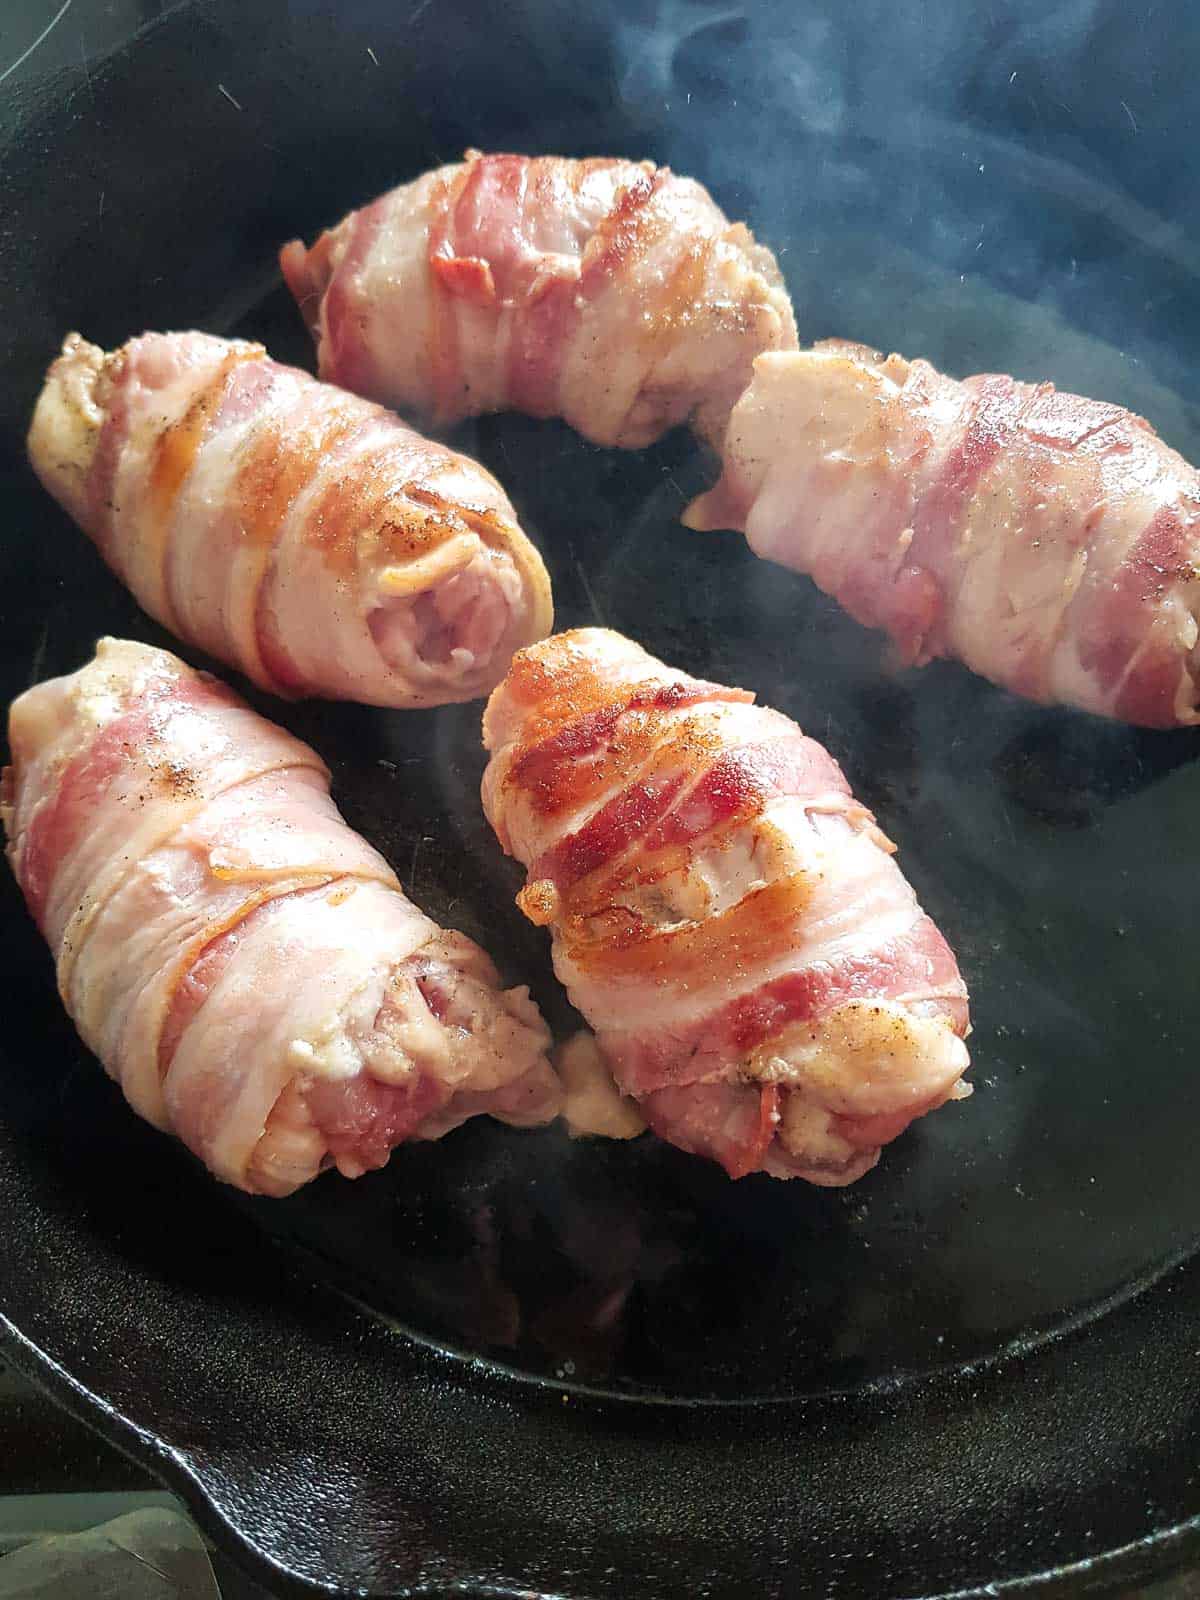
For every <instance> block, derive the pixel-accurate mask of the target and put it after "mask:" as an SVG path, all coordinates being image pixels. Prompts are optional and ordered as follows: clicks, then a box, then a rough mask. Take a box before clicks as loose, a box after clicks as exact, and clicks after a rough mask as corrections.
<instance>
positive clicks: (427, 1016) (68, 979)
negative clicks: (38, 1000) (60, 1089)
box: [2, 639, 560, 1195]
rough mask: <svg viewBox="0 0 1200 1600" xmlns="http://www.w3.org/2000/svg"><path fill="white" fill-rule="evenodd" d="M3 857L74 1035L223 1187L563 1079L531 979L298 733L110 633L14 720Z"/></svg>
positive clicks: (505, 1101)
mask: <svg viewBox="0 0 1200 1600" xmlns="http://www.w3.org/2000/svg"><path fill="white" fill-rule="evenodd" d="M9 742H10V745H11V749H12V760H13V765H12V766H11V767H10V768H8V769H6V771H5V775H4V795H3V807H2V810H3V821H4V827H5V830H6V832H7V836H8V859H9V861H10V863H11V865H12V868H13V871H14V873H15V874H16V877H17V881H18V882H19V883H20V885H21V888H22V890H23V891H24V894H25V898H26V901H27V902H28V905H29V909H30V911H31V912H32V913H33V915H34V917H35V918H36V920H37V922H38V925H39V927H40V928H41V930H42V932H43V934H44V935H45V937H46V939H47V941H48V943H49V945H50V948H51V949H52V950H53V951H54V953H55V958H56V962H57V968H58V983H59V990H60V992H61V994H62V997H63V1001H64V1003H65V1004H66V1007H67V1010H68V1011H69V1012H70V1014H71V1016H72V1018H73V1019H74V1021H75V1023H76V1026H77V1027H78V1029H79V1032H80V1034H81V1035H82V1037H83V1039H84V1041H85V1043H86V1044H87V1045H88V1046H89V1048H90V1049H92V1050H93V1051H94V1052H95V1053H96V1054H97V1055H98V1056H99V1057H100V1059H101V1061H102V1062H103V1063H104V1065H105V1067H106V1068H107V1070H108V1071H109V1073H110V1074H111V1075H112V1076H113V1077H114V1078H115V1079H116V1080H117V1082H118V1083H119V1084H120V1085H121V1088H122V1089H123V1091H124V1093H125V1096H126V1098H127V1099H128V1100H129V1102H130V1104H131V1105H132V1106H133V1107H134V1109H135V1110H136V1111H138V1112H139V1113H140V1114H141V1115H142V1116H143V1117H145V1118H147V1119H148V1120H149V1121H150V1122H152V1123H154V1124H155V1126H156V1127H159V1128H163V1129H166V1130H168V1131H170V1132H172V1133H174V1134H176V1135H177V1136H178V1137H179V1138H180V1139H182V1140H183V1141H184V1143H185V1144H186V1145H188V1147H189V1148H190V1149H191V1150H193V1151H194V1152H195V1153H196V1155H198V1156H199V1157H200V1159H201V1160H202V1161H204V1162H205V1164H206V1165H207V1166H208V1167H209V1168H210V1169H211V1171H212V1172H214V1173H215V1174H216V1175H217V1177H219V1178H221V1179H223V1180H224V1181H225V1182H227V1183H232V1184H236V1185H237V1186H238V1187H239V1188H242V1189H246V1190H248V1191H250V1192H251V1193H257V1194H268V1195H284V1194H289V1193H291V1192H292V1190H294V1189H297V1188H299V1187H300V1185H301V1184H304V1183H307V1182H308V1181H309V1179H310V1178H313V1177H314V1176H315V1175H316V1174H317V1173H318V1172H320V1171H322V1170H323V1169H324V1168H326V1167H330V1166H334V1167H337V1168H338V1169H339V1170H340V1171H341V1172H343V1173H344V1174H345V1175H346V1176H348V1177H357V1176H358V1175H359V1174H361V1173H363V1172H365V1171H367V1170H368V1169H370V1168H374V1167H380V1166H382V1165H383V1164H384V1163H385V1162H386V1161H387V1159H388V1156H389V1154H390V1152H391V1151H392V1149H393V1148H394V1146H396V1145H398V1144H401V1143H403V1142H404V1141H405V1140H408V1139H429V1138H437V1137H438V1136H439V1135H440V1134H442V1133H444V1132H446V1131H447V1130H448V1129H450V1128H453V1127H455V1126H456V1125H457V1124H458V1123H460V1122H462V1121H464V1120H465V1119H466V1118H467V1117H470V1116H473V1115H475V1114H476V1113H479V1112H490V1113H491V1114H492V1115H493V1116H497V1117H499V1118H501V1119H502V1120H504V1121H507V1122H512V1123H515V1124H518V1125H522V1126H523V1125H527V1124H534V1123H541V1122H546V1121H548V1120H549V1119H550V1118H552V1117H553V1116H555V1115H556V1114H557V1112H558V1109H559V1100H560V1091H559V1087H558V1083H557V1080H556V1079H555V1077H554V1074H553V1072H552V1070H551V1068H550V1066H549V1064H548V1062H547V1059H546V1054H545V1050H546V1046H547V1044H548V1043H549V1034H548V1031H547V1029H546V1027H545V1025H544V1024H543V1022H542V1020H541V1018H540V1016H539V1015H538V1012H537V1010H536V1008H535V1006H534V1005H533V1003H532V1001H531V1000H530V999H529V995H528V992H527V991H526V990H525V989H513V990H509V991H508V992H507V993H503V992H501V990H500V989H499V987H498V984H497V979H496V972H495V969H494V968H493V966H492V964H491V962H490V961H489V960H488V958H487V956H486V955H485V954H484V953H483V951H482V950H480V949H479V947H478V946H477V945H475V944H474V943H472V941H471V940H470V939H468V938H466V937H465V936H464V935H462V934H459V933H454V932H451V931H448V930H445V929H442V928H439V927H438V926H437V925H436V924H435V923H434V922H431V921H430V919H429V918H428V917H427V916H425V915H424V913H423V912H421V911H419V910H418V909H417V907H416V906H414V905H413V904H412V902H411V901H410V900H408V899H407V898H406V896H405V895H404V893H403V892H402V890H401V888H400V885H399V883H398V882H397V881H396V877H395V875H394V873H393V872H392V870H391V868H390V867H389V866H388V865H387V863H386V862H385V861H384V860H383V859H382V857H381V856H379V855H378V854H377V853H376V852H375V851H374V850H373V849H372V848H371V847H370V845H368V844H367V843H366V841H365V840H364V839H361V838H360V837H359V836H358V835H357V834H356V833H354V832H352V830H351V829H350V828H348V827H347V826H346V824H345V822H344V821H343V820H342V818H341V816H340V815H339V814H338V811H337V809H336V808H335V806H334V804H333V801H332V800H331V799H330V796H329V773H328V771H327V770H326V768H325V767H324V765H323V764H322V762H321V761H320V759H319V758H318V757H317V756H316V755H315V754H314V752H313V751H312V750H310V749H309V748H308V746H307V745H304V744H301V743H300V742H299V741H298V740H297V739H294V738H293V737H292V736H291V735H290V734H288V733H285V732H284V731H283V729H282V728H278V727H276V726H275V725H274V724H273V723H270V722H267V721H266V720H265V719H264V718H262V717H260V716H258V715H256V714H255V713H254V712H253V711H251V710H250V708H249V707H248V706H246V705H245V704H244V703H243V702H242V701H241V700H239V699H238V698H237V696H236V695H234V694H233V693H232V692H231V691H230V690H229V689H226V688H225V687H224V686H223V685H222V684H220V683H218V682H216V680H214V679H213V678H210V677H208V676H207V675H206V674H203V673H198V672H193V671H192V670H191V669H190V668H188V667H186V666H185V665H184V664H183V663H182V662H181V661H179V660H177V659H176V658H175V657H174V656H172V655H168V654H167V653H166V652H165V651H162V650H153V649H151V648H149V647H148V646H146V645H141V644H133V643H129V642H127V641H123V640H117V639H105V640H102V641H101V643H100V645H99V646H98V648H97V652H96V655H95V658H94V659H93V660H92V661H91V662H90V663H89V664H88V665H87V666H85V667H83V668H81V669H80V670H79V671H78V672H75V673H73V674H71V675H70V676H69V677H64V678H55V679H52V680H50V681H49V682H46V683H43V684H39V685H37V686H36V687H35V688H32V689H30V690H29V691H28V692H27V693H25V694H23V695H22V696H21V697H20V698H19V699H18V700H17V701H15V702H14V704H13V707H12V710H11V714H10V719H9Z"/></svg>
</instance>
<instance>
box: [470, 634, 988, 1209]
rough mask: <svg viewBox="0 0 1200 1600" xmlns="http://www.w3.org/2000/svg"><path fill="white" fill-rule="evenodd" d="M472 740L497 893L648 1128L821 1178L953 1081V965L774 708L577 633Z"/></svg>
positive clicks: (728, 1162)
mask: <svg viewBox="0 0 1200 1600" xmlns="http://www.w3.org/2000/svg"><path fill="white" fill-rule="evenodd" d="M484 743H485V744H486V746H487V748H488V750H489V751H490V752H491V761H490V763H489V765H488V768H487V771H486V774H485V776H484V784H483V799H484V807H485V809H486V811H487V814H488V817H489V819H490V821H491V823H492V826H493V828H494V829H495V830H496V834H497V837H498V838H499V840H500V843H501V844H502V845H503V846H504V848H505V850H507V851H508V852H509V854H511V855H514V856H516V857H517V859H518V860H519V861H522V862H523V863H524V864H525V865H526V866H527V867H528V869H529V880H528V883H527V885H526V887H525V889H524V890H523V891H522V893H521V896H520V900H519V903H520V905H521V907H522V909H523V910H524V912H525V914H526V916H528V917H529V918H530V919H531V920H532V921H534V922H537V923H541V924H545V925H547V926H548V927H549V928H550V929H551V932H552V934H553V938H554V964H555V969H556V971H557V972H558V975H559V977H560V978H561V979H562V981H563V983H564V984H565V985H566V987H567V990H568V992H569V993H570V995H571V998H572V1000H573V1001H574V1003H575V1005H577V1006H578V1008H579V1009H580V1011H582V1012H583V1014H584V1016H586V1017H587V1019H588V1021H589V1022H590V1023H591V1025H592V1027H593V1028H594V1029H595V1031H596V1034H597V1037H598V1039H599V1043H600V1045H601V1048H602V1049H603V1050H604V1052H605V1054H606V1056H607V1058H608V1060H609V1062H610V1063H611V1065H612V1067H613V1070H614V1073H615V1075H616V1078H617V1082H618V1083H619V1085H620V1086H621V1088H622V1089H623V1090H624V1092H625V1093H626V1094H628V1095H631V1096H633V1097H634V1098H635V1099H636V1100H637V1101H638V1103H639V1109H640V1110H641V1112H642V1115H643V1116H644V1117H645V1118H646V1120H647V1121H648V1122H649V1124H650V1126H651V1127H652V1128H653V1129H655V1131H656V1132H657V1133H659V1134H660V1135H661V1136H662V1137H663V1138H665V1139H669V1140H670V1141H671V1142H672V1143H674V1144H677V1145H680V1146H681V1147H682V1148H683V1149H685V1150H691V1151H695V1152H696V1153H698V1154H702V1155H707V1156H711V1157H712V1158H713V1159H714V1160H717V1161H719V1162H720V1163H721V1164H722V1165H723V1166H724V1167H725V1169H726V1170H727V1171H728V1172H729V1174H730V1175H731V1176H732V1177H740V1176H742V1175H743V1174H745V1173H749V1172H754V1171H758V1170H761V1171H765V1172H769V1173H772V1174H773V1175H775V1176H776V1177H781V1178H783V1177H802V1178H807V1179H808V1180H809V1181H810V1182H812V1183H819V1184H844V1183H850V1182H852V1181H853V1180H854V1179H855V1178H858V1177H860V1176H861V1175H862V1174H863V1173H864V1172H866V1171H867V1169H868V1168H869V1167H871V1166H873V1165H874V1163H875V1161H876V1159H877V1158H878V1155H879V1149H880V1146H881V1145H883V1144H885V1143H887V1141H888V1140H890V1139H894V1138H895V1137H896V1135H897V1134H899V1133H900V1132H901V1131H902V1130H903V1129H904V1128H905V1127H906V1126H907V1125H908V1124H909V1123H910V1122H911V1121H912V1120H913V1118H914V1117H919V1116H922V1115H924V1114H925V1113H926V1112H927V1111H932V1110H933V1109H934V1108H935V1107H936V1106H940V1105H941V1104H942V1103H943V1102H944V1101H946V1100H949V1099H957V1098H960V1097H962V1096H963V1095H964V1094H966V1093H967V1092H968V1091H967V1089H966V1086H965V1085H963V1084H962V1082H961V1079H962V1075H963V1072H964V1071H965V1070H966V1067H967V1064H968V1062H967V1051H966V1047H965V1045H964V1044H963V1036H964V1035H965V1033H966V1031H967V993H966V989H965V987H964V985H963V981H962V978H961V977H960V976H959V972H958V967H957V965H956V963H955V960H954V956H953V955H952V953H951V951H950V948H949V946H948V945H947V943H946V941H945V939H944V938H943V937H942V935H941V934H940V933H939V932H938V930H937V928H936V927H935V926H934V924H933V923H932V922H931V921H930V919H929V918H928V917H927V916H926V915H925V914H924V913H923V912H922V910H921V908H920V906H919V905H918V904H917V900H916V896H915V895H914V894H913V891H912V889H911V888H910V886H909V884H908V883H907V881H906V880H905V878H904V876H903V874H902V873H901V871H900V869H899V867H898V866H897V865H896V862H895V860H894V859H893V854H892V851H893V846H892V845H891V844H890V843H889V842H888V841H887V839H885V838H884V836H883V834H882V833H880V831H879V829H878V828H877V827H876V826H875V823H874V820H873V818H872V816H871V814H870V812H869V811H867V810H866V808H865V807H864V806H862V805H860V804H859V803H858V802H857V801H856V800H855V799H854V797H853V795H852V794H851V793H850V790H849V786H848V785H847V783H846V780H845V778H844V777H843V776H842V773H841V771H840V769H839V768H838V766H837V763H836V762H835V761H834V760H833V759H832V757H831V756H830V755H829V754H828V753H827V752H826V751H825V750H824V749H822V747H821V746H820V745H819V744H816V743H815V742H814V741H813V740H812V739H809V738H806V737H805V736H804V735H803V734H802V733H801V732H800V729H799V728H798V727H797V726H796V724H795V723H794V722H792V721H791V720H790V719H789V718H787V717H785V716H782V715H781V714H780V713H779V712H776V711H771V710H768V709H767V708H766V707H763V706H756V705H754V704H753V696H752V695H750V694H748V693H746V692H745V691H744V690H741V689H726V688H721V687H720V686H719V685H717V684H712V683H704V682H701V681H698V680H697V679H695V678H690V677H688V676H687V675H686V674H685V673H682V672H677V671H674V670H673V669H672V668H670V667H667V666H664V665H663V664H662V663H661V662H660V661H656V660H655V659H654V657H653V656H650V655H647V653H646V652H645V651H644V650H642V649H641V648H640V647H639V646H638V645H636V644H633V643H631V642H630V641H629V640H628V639H624V638H622V637H621V635H620V634H617V633H611V632H608V631H606V630H604V629H598V628H584V629H580V630H577V631H575V632H571V633H563V634H558V635H556V636H555V637H554V638H552V639H547V640H545V641H544V642H543V643H542V644H539V645H535V646H533V647H532V648H530V649H528V650H525V651H522V652H521V654H520V655H518V656H517V657H516V658H515V659H514V661H513V665H512V669H511V671H510V672H509V675H508V677H507V678H506V679H505V680H504V682H503V683H502V684H501V685H500V687H499V688H498V689H497V690H496V691H495V693H494V694H493V695H492V697H491V699H490V701H489V702H488V707H487V711H486V712H485V715H484Z"/></svg>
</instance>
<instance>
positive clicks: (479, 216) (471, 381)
mask: <svg viewBox="0 0 1200 1600" xmlns="http://www.w3.org/2000/svg"><path fill="white" fill-rule="evenodd" d="M280 264H281V266H282V268H283V272H284V276H285V277H286V279H287V281H288V284H289V286H290V288H291V290H292V293H293V294H294V295H295V297H296V301H297V303H298V304H299V307H300V309H301V311H302V313H303V314H304V317H305V319H306V321H307V322H308V325H309V327H310V329H311V331H312V334H313V337H314V338H315V340H316V343H317V350H318V358H319V362H320V371H321V376H322V377H323V378H327V379H328V380H329V381H330V382H331V383H340V384H343V385H345V387H347V388H349V389H354V390H356V391H357V392H359V393H361V394H367V395H370V396H372V397H373V398H374V399H377V400H383V401H386V402H387V403H388V404H389V405H395V406H396V407H398V408H399V409H400V410H402V411H411V412H414V413H416V414H417V415H419V416H424V417H426V418H428V419H429V420H431V421H432V422H433V423H435V424H439V425H444V424H447V423H452V422H456V421H458V420H459V419H461V418H463V417H469V416H476V415H478V414H480V413H481V412H485V411H502V410H517V411H525V412H528V413H530V414H531V415H533V416H537V417H551V416H557V417H563V418H565V420H566V421H567V422H569V423H570V424H571V426H572V427H574V428H576V429H578V430H579V432H580V433H583V434H585V435H586V436H587V437H588V438H589V439H593V440H595V441H596V443H598V444H604V445H624V446H641V445H646V444H649V443H650V442H651V441H652V440H654V439H656V438H657V437H658V435H659V434H660V433H662V432H664V431H665V430H666V429H667V428H670V427H672V426H673V425H674V424H676V423H679V422H683V421H686V420H687V419H689V418H691V419H692V420H693V421H694V422H695V424H696V426H697V427H698V429H699V431H700V432H701V433H703V434H704V435H705V436H706V437H709V438H711V439H719V438H720V437H721V435H722V434H723V431H724V424H725V420H726V419H727V418H728V415H729V408H730V406H731V405H732V404H733V401H734V400H735V399H736V398H737V396H738V395H739V394H740V393H741V391H742V389H743V388H744V387H745V385H746V384H747V383H748V382H749V380H750V371H751V363H752V361H753V359H754V357H755V356H756V355H758V354H759V353H760V352H761V351H763V350H777V349H784V350H790V349H795V346H796V329H795V323H794V321H793V317H792V308H791V302H790V301H789V299H788V296H787V292H786V290H785V289H784V286H783V280H782V278H781V276H780V273H779V269H778V267H777V266H776V264H775V259H774V257H773V256H772V255H771V252H770V251H769V250H767V249H765V248H764V247H763V246H761V245H758V244H756V243H755V241H754V238H753V236H752V235H751V234H750V232H749V231H748V230H747V229H746V228H745V227H744V226H743V225H742V224H741V223H733V224H731V223H730V222H729V220H728V219H727V218H726V217H725V216H724V214H723V213H722V212H721V211H720V210H719V209H718V207H717V206H716V205H714V203H713V201H712V199H711V197H710V196H709V194H708V192H707V190H705V189H704V188H703V187H702V186H701V185H700V184H698V183H696V182H695V181H694V180H693V179H691V178H680V177H677V176H676V175H675V174H674V173H673V172H671V171H669V170H668V168H666V167H655V165H654V164H653V162H649V161H643V162H635V161H620V160H608V159H593V160H586V161H571V160H565V159H563V158H561V157H557V156H521V155H481V154H480V153H479V152H478V151H468V153H467V156H466V159H465V160H464V161H463V162H462V163H460V164H457V165H454V166H446V167H439V168H437V170H436V171H433V172H427V173H425V174H424V175H423V176H422V177H420V178H418V179H416V181H415V182H413V183H408V184H404V185H403V186H402V187H400V188H398V189H393V190H392V191H391V192H390V193H389V194H385V195H382V196H380V198H379V199H377V200H375V201H373V202H372V204H370V205H368V206H364V207H363V208H362V210H360V211H354V212H351V213H350V215H349V216H347V217H346V218H344V219H343V221H342V222H340V223H339V224H338V226H337V227H336V228H334V229H332V230H330V231H329V232H326V233H324V234H322V235H321V237H320V238H319V239H318V240H317V242H316V243H315V244H314V245H313V246H312V248H311V249H308V248H306V247H305V245H304V244H303V243H302V241H300V240H299V239H294V240H293V241H292V242H291V243H290V244H288V245H285V246H284V248H283V250H282V252H281V254H280Z"/></svg>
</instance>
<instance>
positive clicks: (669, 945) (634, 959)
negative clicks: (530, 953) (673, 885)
mask: <svg viewBox="0 0 1200 1600" xmlns="http://www.w3.org/2000/svg"><path fill="white" fill-rule="evenodd" d="M811 894H812V880H811V879H810V878H809V877H808V876H807V875H806V874H803V873H796V874H794V875H792V876H790V877H787V878H780V879H778V880H777V881H776V882H774V883H768V884H765V885H764V886H763V887H762V888H760V889H754V890H752V891H751V892H750V893H749V894H748V895H745V896H743V898H742V899H741V900H739V901H738V903H737V905H735V906H731V907H730V908H729V910H727V911H724V912H722V913H720V914H719V915H718V916H709V917H706V918H704V920H703V921H701V922H688V923H684V924H682V925H680V926H678V927H670V928H666V929H663V928H661V927H660V926H658V925H657V924H655V923H649V922H646V921H645V920H644V919H643V918H642V917H640V916H639V915H638V914H637V912H636V911H633V910H630V909H629V908H628V907H625V906H622V905H613V906H611V907H609V908H608V909H607V912H606V913H605V914H604V915H601V914H600V913H599V912H593V913H592V915H591V916H590V917H589V919H588V923H587V925H586V927H585V926H583V925H581V923H580V921H579V920H578V919H577V918H573V917H569V918H567V919H566V920H565V921H564V923H563V925H562V938H563V942H564V945H565V946H566V950H567V954H568V956H569V957H570V959H571V961H572V962H574V963H576V964H577V965H578V966H579V967H580V968H581V969H582V970H584V971H586V972H587V973H588V974H589V976H591V977H592V978H594V979H602V980H605V981H609V980H612V979H614V978H640V979H642V980H648V981H652V982H653V981H656V980H669V981H670V983H671V985H672V988H673V989H674V990H675V991H676V992H678V991H680V990H683V989H686V987H687V986H688V985H689V984H691V983H696V984H708V983H711V981H712V975H713V973H714V972H743V971H745V972H754V971H755V970H757V969H760V968H762V967H763V966H765V965H766V964H767V963H768V962H770V961H772V960H774V959H775V958H777V957H778V954H779V951H780V950H781V949H785V948H787V946H788V944H789V943H790V942H791V941H792V939H793V935H794V932H795V927H796V923H797V920H798V919H799V918H800V917H802V916H803V915H804V912H805V909H806V907H807V905H808V902H809V899H810V897H811Z"/></svg>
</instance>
